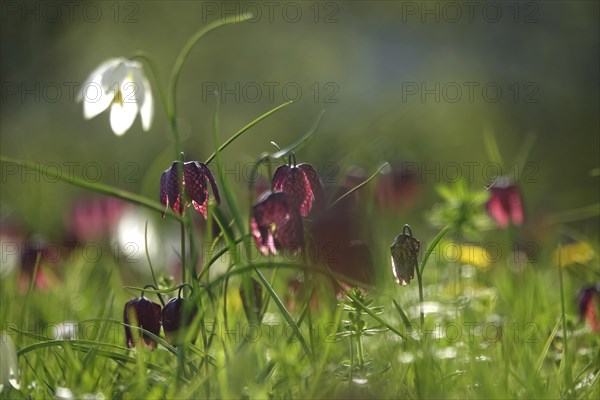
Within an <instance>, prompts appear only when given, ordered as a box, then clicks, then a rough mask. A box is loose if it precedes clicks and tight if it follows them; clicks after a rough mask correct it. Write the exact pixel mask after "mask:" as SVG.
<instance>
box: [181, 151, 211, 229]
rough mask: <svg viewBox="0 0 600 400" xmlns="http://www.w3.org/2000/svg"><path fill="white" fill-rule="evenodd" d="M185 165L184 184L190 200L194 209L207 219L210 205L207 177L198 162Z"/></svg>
mask: <svg viewBox="0 0 600 400" xmlns="http://www.w3.org/2000/svg"><path fill="white" fill-rule="evenodd" d="M184 165H185V167H184V182H185V190H186V192H187V195H188V200H190V201H191V202H192V205H193V206H194V209H196V211H198V212H199V213H200V214H202V216H203V217H204V218H205V219H206V208H207V205H208V187H207V186H206V175H205V174H204V171H203V170H202V169H201V168H200V167H199V163H198V162H195V161H190V162H187V163H185V164H184Z"/></svg>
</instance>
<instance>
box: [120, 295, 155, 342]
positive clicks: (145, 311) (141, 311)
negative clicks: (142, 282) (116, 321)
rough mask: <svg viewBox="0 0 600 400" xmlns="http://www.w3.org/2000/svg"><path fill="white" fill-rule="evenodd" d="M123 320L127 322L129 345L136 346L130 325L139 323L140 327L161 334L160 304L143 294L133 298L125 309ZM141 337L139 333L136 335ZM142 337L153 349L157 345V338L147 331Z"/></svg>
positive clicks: (126, 336) (126, 333) (126, 332)
mask: <svg viewBox="0 0 600 400" xmlns="http://www.w3.org/2000/svg"><path fill="white" fill-rule="evenodd" d="M123 322H124V323H125V338H126V340H127V347H133V346H135V340H134V338H133V332H132V329H131V327H130V326H129V325H134V324H135V325H137V326H139V327H140V328H142V329H144V330H146V331H148V332H151V333H152V334H154V335H156V336H158V335H159V334H160V305H159V304H156V303H153V302H151V301H150V300H148V299H147V298H145V297H144V295H143V294H142V296H141V297H138V298H137V299H133V300H131V301H129V302H127V304H125V308H124V310H123ZM136 336H137V337H139V335H136ZM142 338H143V340H144V343H146V345H147V346H148V347H149V348H151V349H153V348H154V347H155V346H156V342H155V340H154V339H153V338H152V337H151V336H150V335H148V334H147V333H146V332H143V333H142Z"/></svg>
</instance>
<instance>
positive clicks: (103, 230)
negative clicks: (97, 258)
mask: <svg viewBox="0 0 600 400" xmlns="http://www.w3.org/2000/svg"><path fill="white" fill-rule="evenodd" d="M126 207H127V203H125V202H124V201H122V200H119V199H116V198H114V197H103V196H97V197H92V198H87V199H80V200H78V201H76V202H75V204H74V205H73V206H72V207H71V209H70V211H69V213H68V214H67V218H66V222H65V225H66V227H67V231H68V236H69V237H71V238H74V239H75V240H76V241H78V242H80V243H84V242H89V241H94V240H98V239H101V238H104V237H108V236H110V235H111V234H112V233H113V231H114V229H115V228H116V226H117V224H118V222H119V219H120V218H121V216H122V215H123V211H124V210H125V208H126Z"/></svg>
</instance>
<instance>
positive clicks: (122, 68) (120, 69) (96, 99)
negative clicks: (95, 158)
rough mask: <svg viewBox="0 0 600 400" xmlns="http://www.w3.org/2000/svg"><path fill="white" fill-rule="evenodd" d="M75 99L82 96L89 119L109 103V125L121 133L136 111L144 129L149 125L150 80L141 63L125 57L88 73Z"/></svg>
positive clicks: (84, 112)
mask: <svg viewBox="0 0 600 400" xmlns="http://www.w3.org/2000/svg"><path fill="white" fill-rule="evenodd" d="M78 100H79V101H81V100H83V116H84V117H85V119H90V118H93V117H95V116H96V115H98V114H100V113H101V112H103V111H104V110H106V109H107V108H109V107H110V127H111V129H112V130H113V132H114V133H115V135H119V136H120V135H123V134H124V133H125V132H127V130H128V129H129V128H131V125H133V121H134V120H135V117H136V116H137V113H138V112H139V113H140V115H141V117H142V127H143V128H144V130H145V131H147V130H149V129H150V126H151V125H152V117H153V115H154V103H153V99H152V90H151V88H150V83H149V82H148V79H147V78H146V76H145V75H144V71H143V69H142V64H141V63H139V62H137V61H131V60H128V59H126V58H111V59H110V60H107V61H106V62H104V63H102V64H101V65H100V66H99V67H98V68H96V69H95V70H94V71H92V73H91V74H90V75H89V76H88V78H87V80H86V82H85V83H84V84H83V86H82V90H81V92H80V93H79V97H78Z"/></svg>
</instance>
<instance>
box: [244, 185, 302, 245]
mask: <svg viewBox="0 0 600 400" xmlns="http://www.w3.org/2000/svg"><path fill="white" fill-rule="evenodd" d="M250 224H251V229H252V235H253V236H254V238H255V240H256V243H257V245H258V247H259V249H260V251H261V252H262V253H263V254H265V255H267V254H268V253H269V252H271V253H273V254H276V252H277V250H280V249H282V248H285V249H288V250H289V251H290V252H292V253H297V252H298V251H299V250H300V249H301V248H302V243H303V239H304V237H303V228H302V217H301V216H300V213H299V212H298V209H297V208H296V207H295V206H294V205H293V203H292V202H291V201H290V200H289V197H288V195H287V194H286V193H284V192H266V193H265V194H263V195H262V196H261V198H260V199H259V201H258V202H257V203H256V204H255V205H254V207H253V209H252V218H251V221H250Z"/></svg>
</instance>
